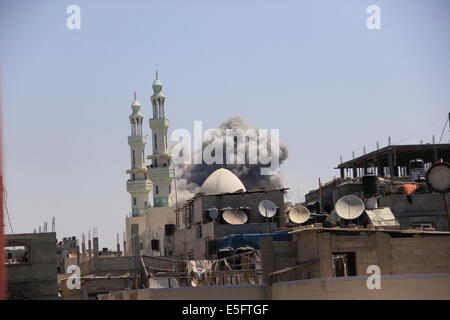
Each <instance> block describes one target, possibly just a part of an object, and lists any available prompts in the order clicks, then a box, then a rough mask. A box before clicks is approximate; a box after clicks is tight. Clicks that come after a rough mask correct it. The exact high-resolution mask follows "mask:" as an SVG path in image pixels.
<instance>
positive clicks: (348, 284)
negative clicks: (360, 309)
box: [272, 273, 450, 300]
mask: <svg viewBox="0 0 450 320" xmlns="http://www.w3.org/2000/svg"><path fill="white" fill-rule="evenodd" d="M272 299H273V300H316V299H321V300H333V299H337V300H354V299H362V300H376V299H389V300H392V299H394V300H404V299H408V300H409V299H433V300H441V299H445V300H449V299H450V274H449V273H447V274H415V275H396V276H382V277H381V289H379V290H378V289H373V290H370V289H368V288H367V276H359V277H348V278H327V279H324V278H318V279H310V280H300V281H291V282H279V283H275V284H273V286H272Z"/></svg>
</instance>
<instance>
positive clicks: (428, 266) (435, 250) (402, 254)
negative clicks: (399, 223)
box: [391, 236, 450, 274]
mask: <svg viewBox="0 0 450 320" xmlns="http://www.w3.org/2000/svg"><path fill="white" fill-rule="evenodd" d="M391 257H392V273H393V274H402V273H425V272H427V273H446V272H450V236H446V237H430V236H426V237H425V236H415V237H413V238H391Z"/></svg>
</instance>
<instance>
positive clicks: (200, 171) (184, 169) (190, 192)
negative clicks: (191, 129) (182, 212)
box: [173, 116, 288, 205]
mask: <svg viewBox="0 0 450 320" xmlns="http://www.w3.org/2000/svg"><path fill="white" fill-rule="evenodd" d="M217 129H218V130H220V132H221V133H222V135H223V136H224V137H225V135H226V130H227V129H232V130H248V129H253V130H257V129H256V128H255V127H253V126H251V125H249V124H247V123H246V122H245V120H244V119H243V118H242V117H240V116H235V117H232V118H230V119H228V120H226V121H224V122H223V123H222V124H221V125H220V126H219V127H218V128H217ZM213 139H214V138H213V137H211V138H209V139H205V138H203V141H202V145H203V149H204V148H205V146H207V145H209V144H211V143H212V141H213ZM268 139H270V135H269V136H268V137H267V139H263V140H261V137H259V143H265V144H267V143H268V142H267V140H268ZM224 144H225V139H224ZM233 149H234V150H233V152H234V154H235V156H237V148H233ZM223 150H224V151H223V152H224V154H223V158H224V159H226V152H227V151H226V147H225V145H224V147H223ZM195 152H201V150H196V151H195ZM269 152H271V150H270V144H269ZM287 158H288V148H287V146H286V144H284V143H283V142H281V141H280V142H279V163H280V165H281V164H282V163H283V162H284V161H285V160H286V159H287ZM249 162H250V161H249V157H248V150H247V148H246V154H245V164H227V163H224V164H217V163H214V164H206V163H204V162H203V163H201V164H181V165H178V166H177V167H176V179H177V181H176V183H177V193H178V195H177V197H178V205H182V204H183V203H184V201H186V200H187V199H189V198H191V197H192V196H194V194H195V193H197V192H198V191H199V189H200V187H201V186H202V184H203V182H204V181H205V180H206V178H208V176H209V175H210V174H211V173H213V172H214V171H215V170H217V169H220V168H226V169H228V170H230V171H232V172H233V173H234V174H236V176H238V177H239V179H241V181H242V183H243V184H244V185H245V187H246V189H247V190H253V189H258V188H261V187H264V188H266V189H270V188H280V187H282V186H283V176H282V174H281V172H280V171H279V170H277V171H275V172H274V173H273V174H271V175H262V174H261V168H262V167H269V165H263V164H260V163H257V164H250V163H249ZM173 200H175V199H173Z"/></svg>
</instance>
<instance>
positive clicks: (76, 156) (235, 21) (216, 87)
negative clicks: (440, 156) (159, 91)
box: [0, 0, 450, 246]
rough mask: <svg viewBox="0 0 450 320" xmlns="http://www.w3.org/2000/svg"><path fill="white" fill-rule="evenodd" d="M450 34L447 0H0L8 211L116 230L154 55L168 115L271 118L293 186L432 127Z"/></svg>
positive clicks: (104, 240)
mask: <svg viewBox="0 0 450 320" xmlns="http://www.w3.org/2000/svg"><path fill="white" fill-rule="evenodd" d="M71 4H76V5H78V6H80V8H81V30H69V29H67V28H66V19H67V17H68V15H67V14H66V8H67V6H69V5H71ZM371 4H375V5H378V6H379V7H380V8H381V30H377V31H373V30H372V31H371V30H368V29H367V27H366V19H367V17H368V14H367V13H366V8H367V7H368V6H369V5H371ZM449 39H450V2H448V1H446V0H442V1H437V0H433V1H420V0H417V1H414V0H410V1H402V0H397V1H381V0H371V1H361V0H352V1H342V0H341V1H312V0H311V1H276V2H275V1H262V0H260V1H256V0H246V1H237V0H228V1H223V0H222V1H210V0H209V1H206V0H205V1H194V0H193V1H181V0H180V1H110V0H108V1H106V0H95V1H93V0H86V1H81V0H73V1H62V0H58V1H56V0H53V1H49V0H41V1H32V0H29V1H23V0H2V1H1V2H0V43H1V46H0V72H1V81H2V87H1V89H2V103H3V114H2V118H3V123H2V131H3V136H4V155H3V158H4V167H5V170H6V176H5V185H6V189H7V191H8V208H9V211H10V213H11V218H12V223H13V227H14V229H15V231H16V232H32V230H33V228H37V227H38V226H39V225H42V224H43V221H45V220H47V221H50V220H51V217H52V216H55V217H56V223H57V231H58V237H63V236H71V235H76V236H78V235H80V234H81V232H87V230H88V229H89V228H92V227H94V226H98V229H99V235H100V237H101V246H112V245H114V244H115V234H116V232H120V233H122V231H123V228H124V219H125V215H126V214H127V213H128V212H129V195H128V194H127V192H126V189H125V181H126V179H127V176H126V174H125V170H126V169H127V168H128V167H129V147H128V144H127V135H128V134H129V122H128V115H129V114H130V112H131V109H130V103H131V100H132V95H133V90H134V89H136V90H137V95H138V99H139V100H140V101H141V103H142V104H143V109H144V114H145V116H146V118H147V119H148V117H149V115H150V107H149V106H150V103H149V97H150V95H151V94H152V89H151V84H152V82H153V79H154V72H155V69H158V70H159V72H160V78H161V80H162V81H163V83H164V85H165V88H164V91H165V94H166V96H167V100H166V113H167V115H168V116H169V118H170V120H171V129H175V128H187V129H190V130H192V129H193V121H194V120H202V121H203V122H204V128H209V127H215V126H217V125H219V124H220V123H221V122H222V121H223V120H225V119H227V118H229V117H232V116H235V115H241V116H243V117H244V118H245V119H246V120H247V122H248V123H250V124H251V125H253V126H256V127H260V128H268V129H270V128H279V129H280V135H281V139H282V140H283V141H284V142H285V143H286V144H287V145H288V147H289V152H290V153H289V159H288V160H287V162H286V163H285V164H284V165H283V167H282V171H283V173H284V175H285V181H286V186H287V187H290V188H292V189H291V193H290V194H289V198H290V200H293V201H296V200H297V198H298V196H297V195H298V193H300V194H301V196H302V197H303V195H304V193H306V192H307V191H308V190H310V189H313V188H315V187H316V185H317V178H318V177H321V178H322V180H323V181H326V180H328V179H331V178H332V177H333V176H334V175H337V172H336V171H335V170H333V168H334V167H335V165H336V164H337V163H338V162H339V156H340V155H342V156H343V158H344V160H345V159H349V158H351V154H352V151H355V153H356V155H359V154H361V153H362V149H363V146H366V149H367V151H370V150H373V149H374V148H375V146H376V141H380V144H381V146H384V145H386V143H387V139H388V136H391V137H392V142H393V143H396V142H398V143H417V142H419V141H420V140H421V139H423V140H424V142H430V141H431V137H432V135H433V134H434V135H436V136H437V137H439V136H440V133H441V131H442V128H443V126H444V123H445V120H446V116H447V113H448V111H449V101H450V90H449V88H450V72H449V71H450V59H448V58H449V57H450V45H449ZM146 123H148V122H146ZM146 130H147V132H148V130H149V129H148V126H146ZM448 139H449V135H448V132H447V133H446V134H445V135H444V141H446V142H448ZM297 181H299V186H300V188H299V192H298V191H297ZM288 200H289V199H288ZM7 231H9V228H7Z"/></svg>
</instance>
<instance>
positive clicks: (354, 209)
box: [334, 195, 364, 220]
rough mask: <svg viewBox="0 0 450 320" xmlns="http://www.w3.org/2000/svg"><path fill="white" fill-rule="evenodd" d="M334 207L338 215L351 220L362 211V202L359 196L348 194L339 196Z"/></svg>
mask: <svg viewBox="0 0 450 320" xmlns="http://www.w3.org/2000/svg"><path fill="white" fill-rule="evenodd" d="M334 208H335V210H336V213H337V215H338V216H339V217H341V218H342V219H346V220H352V219H356V218H358V217H359V216H360V215H361V214H362V213H363V212H364V203H363V202H362V200H361V199H360V198H358V197H356V196H353V195H349V196H344V197H342V198H340V199H339V200H338V201H337V202H336V204H335V205H334Z"/></svg>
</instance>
